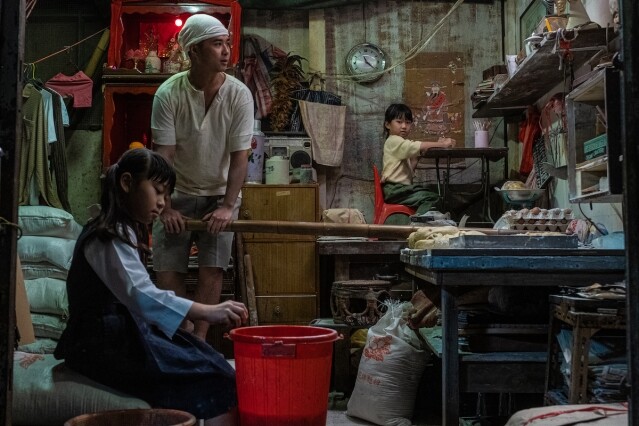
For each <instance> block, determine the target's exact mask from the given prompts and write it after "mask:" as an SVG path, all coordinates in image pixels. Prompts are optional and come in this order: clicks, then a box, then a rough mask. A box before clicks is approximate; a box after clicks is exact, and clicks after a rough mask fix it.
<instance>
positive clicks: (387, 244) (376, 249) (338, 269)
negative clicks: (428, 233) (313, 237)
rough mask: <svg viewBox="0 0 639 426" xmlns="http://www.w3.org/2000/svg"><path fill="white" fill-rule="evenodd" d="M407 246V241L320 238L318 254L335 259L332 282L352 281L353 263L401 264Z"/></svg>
mask: <svg viewBox="0 0 639 426" xmlns="http://www.w3.org/2000/svg"><path fill="white" fill-rule="evenodd" d="M407 246H408V243H407V242H406V240H393V241H385V240H372V239H365V238H335V239H331V238H320V239H318V240H317V248H318V249H317V252H318V254H319V255H320V256H330V257H332V258H333V262H334V266H335V273H334V275H333V281H332V282H335V281H345V280H349V279H350V264H351V262H356V261H359V262H363V261H364V262H371V263H373V262H380V263H383V262H386V263H391V262H399V252H400V251H401V249H403V248H406V247H407ZM371 278H372V277H371Z"/></svg>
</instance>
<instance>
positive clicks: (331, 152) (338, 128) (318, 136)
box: [299, 101, 346, 167]
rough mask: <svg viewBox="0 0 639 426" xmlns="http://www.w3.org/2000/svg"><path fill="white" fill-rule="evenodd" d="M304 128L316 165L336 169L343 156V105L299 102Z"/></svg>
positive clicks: (344, 111)
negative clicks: (308, 137) (309, 140)
mask: <svg viewBox="0 0 639 426" xmlns="http://www.w3.org/2000/svg"><path fill="white" fill-rule="evenodd" d="M299 104H300V110H301V112H302V121H303V122H304V128H306V132H307V133H308V134H309V136H310V137H311V147H312V149H313V159H314V160H315V162H316V163H317V164H322V165H324V166H332V167H337V166H340V165H341V164H342V155H343V154H344V122H345V121H346V106H345V105H341V106H339V105H326V104H320V103H317V102H306V101H299Z"/></svg>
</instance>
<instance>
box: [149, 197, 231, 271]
mask: <svg viewBox="0 0 639 426" xmlns="http://www.w3.org/2000/svg"><path fill="white" fill-rule="evenodd" d="M223 201H224V196H223V195H219V196H210V197H200V196H195V195H189V194H185V193H183V192H178V191H174V192H173V194H172V195H171V207H172V208H173V209H175V210H177V211H179V212H180V213H182V215H183V216H186V217H188V218H190V219H195V220H199V219H202V217H204V215H205V214H207V213H209V212H212V211H213V210H215V209H216V208H218V207H219V206H220V205H221V204H222V202H223ZM241 204H242V200H241V199H240V198H239V197H238V199H237V200H236V201H235V206H234V207H233V220H235V219H237V217H238V213H239V210H240V205H241ZM193 243H195V245H196V247H197V249H198V255H197V256H198V265H199V266H205V267H216V268H222V269H227V268H228V267H229V263H230V260H231V250H232V246H233V233H232V232H221V233H219V234H217V235H212V234H210V233H209V232H207V231H193V232H191V231H184V232H182V233H180V234H167V233H166V232H165V230H164V224H163V223H162V222H161V221H160V220H159V219H158V220H156V221H155V222H154V223H153V241H152V244H153V247H152V248H153V270H154V271H175V272H182V273H185V274H186V273H187V271H188V264H189V255H190V253H191V246H192V244H193Z"/></svg>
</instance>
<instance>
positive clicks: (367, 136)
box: [243, 0, 503, 221]
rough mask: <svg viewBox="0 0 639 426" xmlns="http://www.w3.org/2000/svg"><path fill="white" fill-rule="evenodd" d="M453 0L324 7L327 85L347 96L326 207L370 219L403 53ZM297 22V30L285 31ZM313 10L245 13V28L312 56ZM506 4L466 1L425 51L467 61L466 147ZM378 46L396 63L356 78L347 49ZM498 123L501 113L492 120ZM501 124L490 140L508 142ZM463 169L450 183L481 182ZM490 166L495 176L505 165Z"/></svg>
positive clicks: (400, 85)
mask: <svg viewBox="0 0 639 426" xmlns="http://www.w3.org/2000/svg"><path fill="white" fill-rule="evenodd" d="M453 4H454V3H452V2H433V1H410V2H406V1H389V0H378V1H370V2H367V3H363V4H361V5H355V6H344V7H336V8H327V9H325V10H324V17H325V26H326V37H325V43H326V74H327V75H326V90H328V91H331V92H333V93H336V94H338V95H340V96H341V97H342V101H343V104H345V105H347V118H346V131H345V142H344V147H345V148H344V159H343V163H342V167H341V168H339V169H336V168H327V170H326V172H327V176H328V182H327V188H326V193H327V206H326V207H327V208H328V207H350V208H357V209H360V210H361V211H363V212H364V214H365V215H366V218H367V219H368V220H369V221H370V219H372V209H373V184H372V164H377V165H378V166H381V162H382V144H383V136H382V126H383V117H384V111H385V110H386V108H387V106H388V105H390V104H391V103H394V102H401V101H402V94H403V91H404V66H403V65H402V61H403V59H404V58H405V57H406V54H407V53H408V52H409V51H410V50H411V49H413V48H414V47H415V46H416V45H418V44H421V43H420V42H422V41H423V40H424V38H425V37H426V36H428V35H429V33H430V32H431V30H432V29H433V27H434V26H435V25H436V24H437V23H438V22H439V21H440V20H441V19H442V18H443V17H444V16H445V15H446V13H447V12H448V11H449V10H450V8H451V7H453ZM289 28H294V31H295V33H294V34H282V33H280V31H281V30H282V29H289ZM305 28H306V31H308V14H307V13H306V12H304V11H297V12H283V13H280V12H268V13H265V12H264V11H245V14H244V15H243V31H244V33H245V34H246V33H253V34H258V35H260V36H262V37H264V38H266V39H267V40H268V41H270V42H272V43H274V44H275V45H277V46H278V47H280V48H282V49H283V50H285V51H293V52H295V53H297V54H300V55H302V56H305V55H307V54H308V39H309V38H310V37H311V36H310V35H308V32H307V33H306V34H304V29H305ZM501 40H502V23H501V2H499V1H495V2H494V3H493V4H488V5H487V4H462V5H461V6H460V7H459V8H458V9H457V10H456V11H455V12H453V13H452V15H451V16H450V19H449V20H447V21H446V22H445V23H444V25H443V27H442V28H441V30H440V31H439V32H438V33H437V34H436V35H435V36H434V37H433V39H432V41H431V42H430V43H429V44H428V45H427V46H426V48H425V49H424V50H423V52H462V53H463V55H464V58H463V60H464V63H465V70H464V71H465V74H466V78H465V96H464V100H465V101H466V108H465V129H466V141H465V143H466V145H467V146H472V145H473V129H474V128H473V124H472V118H471V115H472V113H473V110H472V106H471V102H470V95H471V93H472V92H473V91H474V89H475V86H476V85H477V84H478V83H479V82H480V81H481V80H482V71H483V70H484V69H487V68H489V67H491V66H492V65H495V64H499V63H503V51H502V43H501ZM364 41H367V42H371V43H374V44H376V45H378V46H380V47H381V48H382V49H383V50H384V51H385V52H386V54H387V55H388V56H389V57H390V66H393V65H398V64H399V65H398V66H397V67H395V68H394V69H393V70H392V71H391V72H390V73H388V74H386V75H384V76H383V77H382V78H381V79H380V80H378V81H376V82H374V83H370V84H359V83H355V82H353V81H352V80H350V79H348V78H347V77H346V76H345V75H344V73H345V72H346V68H345V57H346V55H347V53H348V51H349V50H350V48H351V47H352V46H354V45H356V44H358V43H361V42H364ZM495 121H499V119H497V120H495ZM502 134H503V127H498V130H497V132H496V134H495V137H494V139H493V140H492V142H491V146H503V140H502V136H501V135H502ZM468 165H469V167H468V168H466V169H463V170H461V171H459V173H458V174H456V175H455V176H454V178H453V180H452V182H453V183H462V182H463V183H469V182H476V181H477V180H478V179H479V174H480V170H479V167H478V164H477V163H476V162H473V161H469V162H468ZM491 170H492V171H493V172H494V174H495V175H496V179H498V178H499V177H500V176H502V174H503V166H500V165H497V166H493V167H492V168H491ZM418 179H419V180H422V181H426V182H433V181H434V172H432V171H423V172H422V171H420V173H419V176H418Z"/></svg>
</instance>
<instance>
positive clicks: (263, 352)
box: [230, 325, 338, 426]
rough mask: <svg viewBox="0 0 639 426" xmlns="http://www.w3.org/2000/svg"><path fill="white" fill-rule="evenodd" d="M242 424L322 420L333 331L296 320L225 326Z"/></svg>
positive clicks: (305, 424)
mask: <svg viewBox="0 0 639 426" xmlns="http://www.w3.org/2000/svg"><path fill="white" fill-rule="evenodd" d="M230 338H231V340H233V350H234V353H235V370H236V380H237V394H238V402H239V413H240V424H241V425H242V426H275V425H277V426H325V425H326V412H327V409H328V390H329V386H330V382H331V360H332V356H333V342H335V340H337V338H338V337H337V332H336V331H335V330H331V329H328V328H322V327H308V326H301V325H300V326H296V325H288V326H287V325H274V326H256V327H243V328H237V329H234V330H231V333H230Z"/></svg>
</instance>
